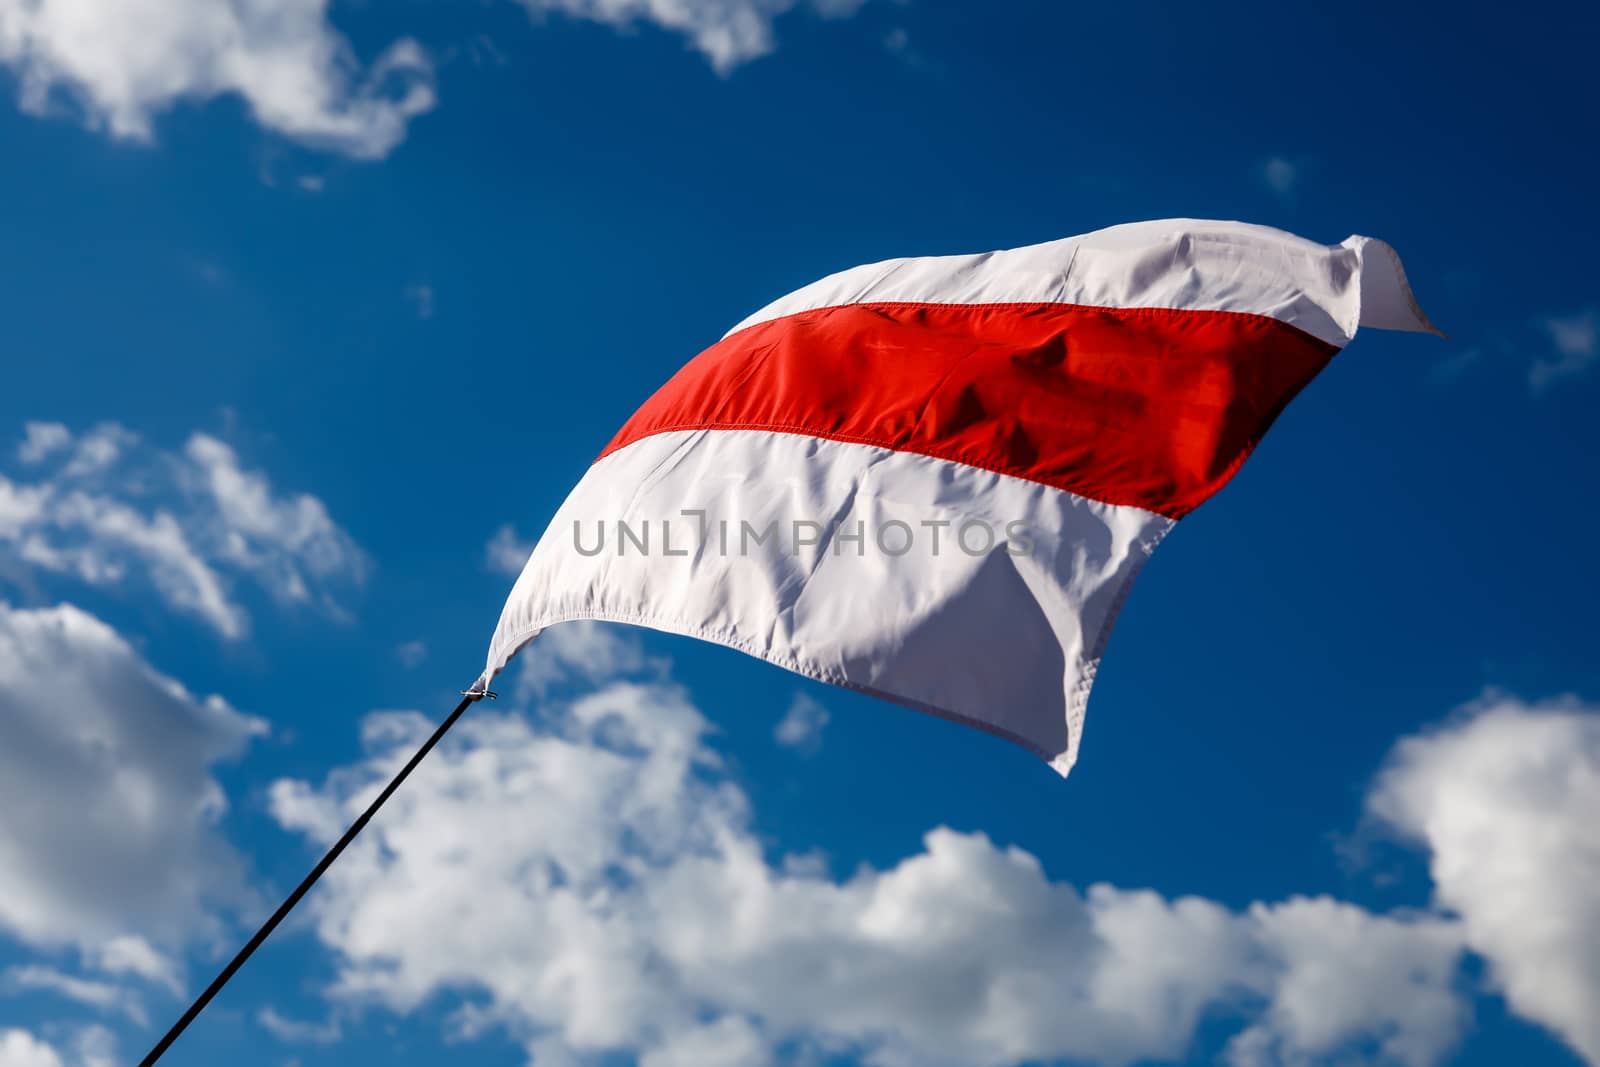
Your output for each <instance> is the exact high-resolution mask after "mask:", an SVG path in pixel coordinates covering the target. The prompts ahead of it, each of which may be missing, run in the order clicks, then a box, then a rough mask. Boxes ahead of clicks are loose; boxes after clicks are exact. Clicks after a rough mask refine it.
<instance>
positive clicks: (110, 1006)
mask: <svg viewBox="0 0 1600 1067" xmlns="http://www.w3.org/2000/svg"><path fill="white" fill-rule="evenodd" d="M0 989H8V990H13V991H15V990H42V991H45V992H50V993H54V994H56V995H57V996H61V997H65V998H66V999H68V1000H71V1001H76V1002H77V1003H79V1004H85V1005H88V1006H89V1007H91V1008H99V1009H100V1010H101V1011H121V1012H124V1013H126V1014H127V1016H128V1017H129V1018H131V1019H132V1020H133V1021H134V1022H136V1023H139V1024H140V1025H144V1024H145V1022H146V1021H147V1020H146V1018H145V1014H144V1007H143V1006H142V1005H141V1004H140V1003H139V1000H138V998H137V997H136V996H134V995H133V994H132V993H130V992H129V991H128V990H126V989H124V988H122V987H121V986H119V985H116V984H114V983H111V982H104V981H99V980H97V979H92V978H80V977H77V976H75V975H70V974H66V973H64V972H62V971H58V970H56V969H55V968H53V967H42V966H39V965H37V964H29V965H26V966H19V967H11V968H8V969H7V970H6V971H5V973H4V974H3V975H0Z"/></svg>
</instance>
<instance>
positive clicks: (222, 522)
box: [0, 423, 367, 639]
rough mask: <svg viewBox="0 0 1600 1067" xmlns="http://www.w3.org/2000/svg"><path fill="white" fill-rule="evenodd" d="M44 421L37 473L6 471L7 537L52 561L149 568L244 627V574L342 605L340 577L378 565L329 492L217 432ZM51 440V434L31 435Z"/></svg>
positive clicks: (1, 507)
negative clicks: (247, 456) (247, 459)
mask: <svg viewBox="0 0 1600 1067" xmlns="http://www.w3.org/2000/svg"><path fill="white" fill-rule="evenodd" d="M34 425H37V424H34ZM40 433H41V431H36V430H34V429H32V428H31V427H30V430H29V436H28V438H27V440H26V441H24V443H23V446H22V449H21V450H20V451H23V452H25V453H26V455H25V456H24V457H23V458H24V459H25V460H28V461H29V462H28V468H29V474H30V475H32V476H33V477H34V478H35V479H36V480H34V481H31V482H16V481H12V480H10V479H8V478H7V477H6V476H5V475H3V474H0V543H4V542H10V543H11V544H12V545H13V546H14V555H15V558H16V560H18V561H20V562H21V563H24V564H27V565H30V566H31V567H33V568H35V569H36V570H38V571H45V572H50V573H54V574H58V575H63V576H67V577H70V578H74V579H76V580H78V581H81V582H85V583H87V584H89V585H95V586H113V585H120V584H122V583H124V582H126V581H127V580H128V579H129V578H130V577H131V576H132V575H133V574H135V573H137V574H140V575H142V576H143V577H144V578H146V579H147V580H148V581H149V582H150V583H151V584H152V585H153V586H154V587H155V589H156V591H157V593H158V594H160V596H161V597H162V599H163V600H165V601H166V602H167V604H168V605H169V606H170V607H172V608H173V609H174V610H177V611H179V612H183V613H185V614H189V615H193V616H196V617H198V618H200V619H202V620H204V621H205V622H206V623H207V624H208V625H210V626H211V627H212V628H213V629H214V630H216V631H217V632H218V633H219V634H221V635H222V636H223V637H226V638H230V639H232V638H239V637H242V636H243V635H244V634H245V632H246V631H247V629H248V627H249V616H248V614H247V612H246V611H245V609H244V608H243V607H242V606H241V605H240V604H238V603H237V602H236V601H235V599H234V597H233V593H232V584H233V583H232V580H231V579H232V578H233V577H248V578H249V579H251V580H253V581H254V582H255V583H256V584H258V585H259V586H260V587H261V588H262V589H264V590H265V591H266V592H268V593H269V594H270V595H271V596H272V597H273V598H274V599H276V600H278V601H279V602H282V603H287V604H296V603H313V604H315V605H316V606H317V607H319V608H321V609H322V610H324V611H327V612H329V613H332V614H334V615H339V614H341V609H340V608H339V606H338V604H337V603H336V602H335V601H334V599H333V597H332V594H331V593H330V592H329V591H328V587H329V586H339V585H350V584H356V583H359V582H360V581H361V580H362V579H363V577H364V575H365V572H366V569H367V561H366V557H365V556H364V554H363V553H362V552H361V550H360V549H359V548H357V547H356V545H355V543H354V542H353V541H352V540H351V539H350V537H349V535H348V534H347V533H345V532H344V531H343V530H342V529H340V528H339V526H338V525H337V524H335V523H334V522H333V521H332V519H331V518H329V516H328V512H327V508H326V507H325V506H324V505H323V504H322V502H321V501H320V500H318V499H316V498H315V497H313V496H309V495H306V494H299V495H292V496H291V495H282V496H280V495H278V494H277V493H275V492H274V490H273V488H272V486H271V484H270V483H269V482H268V480H267V478H266V477H265V476H264V475H262V474H260V473H259V472H255V471H249V470H245V469H243V468H241V467H240V465H239V462H238V457H237V456H236V455H235V453H234V451H233V449H232V448H230V447H229V446H228V445H226V444H224V443H223V442H221V441H219V440H217V439H216V438H213V437H209V436H207V435H205V434H195V435H193V436H192V437H191V438H190V439H189V441H188V444H187V445H186V446H185V448H184V450H183V451H182V452H181V453H170V452H166V451H163V450H161V449H157V448H154V447H152V446H150V445H148V444H145V443H144V442H142V441H140V439H139V438H138V437H137V435H135V434H133V433H130V432H129V431H128V430H125V429H123V428H122V427H121V426H118V425H116V424H114V423H108V424H104V425H101V426H98V427H95V428H94V429H93V430H91V431H89V432H88V433H86V434H84V435H82V436H81V437H77V438H74V437H72V436H71V434H70V433H68V432H67V431H66V430H65V428H61V430H60V432H57V431H55V430H50V431H44V432H43V433H44V437H43V438H41V436H40ZM63 433H65V434H66V437H65V438H63V437H62V434H63ZM41 440H48V442H49V446H50V447H49V448H47V449H43V450H41V449H39V448H37V447H31V446H35V445H37V444H38V443H39V442H40V441H41Z"/></svg>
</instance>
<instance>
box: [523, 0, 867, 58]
mask: <svg viewBox="0 0 1600 1067" xmlns="http://www.w3.org/2000/svg"><path fill="white" fill-rule="evenodd" d="M864 2H865V0H809V2H802V0H521V3H522V6H523V7H525V8H527V9H528V13H529V14H530V15H532V16H534V17H535V18H542V17H544V16H547V15H552V14H553V15H565V16H567V17H569V18H577V19H586V20H588V21H590V22H599V23H603V24H605V25H608V26H614V27H616V28H618V29H628V28H631V27H633V26H637V25H639V24H648V25H653V26H657V27H659V28H661V29H663V30H667V31H669V32H672V33H676V34H679V35H681V36H683V37H685V38H687V39H688V41H689V44H690V46H691V47H692V48H694V49H695V51H697V52H699V53H700V54H701V55H703V56H705V57H706V59H708V60H709V61H710V62H711V65H712V67H714V68H715V69H716V70H717V71H718V72H720V73H724V74H725V73H727V72H728V71H730V70H732V69H733V68H734V67H737V66H738V65H739V64H741V63H745V62H748V61H750V60H752V59H757V58H759V57H761V56H764V55H766V54H767V53H769V52H771V51H772V50H773V48H774V47H776V45H775V42H774V39H773V32H772V24H773V21H774V20H775V19H777V18H778V16H780V15H783V14H785V13H787V12H789V11H792V10H794V9H795V8H797V7H805V8H808V9H810V10H811V11H812V12H813V13H814V14H817V15H820V16H822V17H823V18H847V17H849V16H851V15H854V14H855V13H856V12H857V11H858V10H860V8H861V6H862V4H863V3H864Z"/></svg>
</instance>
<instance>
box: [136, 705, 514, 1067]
mask: <svg viewBox="0 0 1600 1067" xmlns="http://www.w3.org/2000/svg"><path fill="white" fill-rule="evenodd" d="M484 697H488V698H489V699H491V700H493V699H494V694H493V693H491V692H489V691H488V690H486V689H469V690H467V691H466V692H464V693H462V694H461V703H459V704H457V705H456V710H454V711H452V712H451V713H450V714H449V716H447V717H446V718H445V720H444V721H443V722H441V723H440V724H439V728H438V729H437V730H435V731H433V736H432V737H430V738H428V739H427V740H426V741H424V742H423V743H422V747H421V748H419V749H417V751H416V753H415V754H414V755H413V756H412V757H411V759H410V760H409V761H407V763H406V765H405V766H404V767H401V768H400V772H399V773H398V774H396V775H395V776H394V778H393V779H391V780H390V782H389V784H388V785H386V786H384V787H383V792H381V793H379V794H378V796H377V798H376V799H374V800H373V802H372V803H371V804H368V805H367V810H366V811H364V812H362V813H361V815H360V817H359V818H357V819H356V821H355V822H353V823H351V824H350V828H349V829H348V830H346V831H345V832H344V836H343V837H341V838H339V840H338V841H335V842H334V844H333V847H332V848H330V849H328V851H327V853H326V854H324V855H323V857H322V859H320V860H318V861H317V865H316V866H315V867H313V868H311V873H310V874H308V875H306V876H305V878H304V879H303V880H302V881H301V882H300V884H299V885H297V886H295V888H294V892H292V893H290V894H289V895H288V896H287V897H285V898H284V901H283V903H282V904H279V905H278V910H277V911H275V912H273V913H272V917H271V918H269V919H268V920H267V921H266V922H264V923H262V924H261V929H259V930H257V931H256V932H255V935H254V936H253V937H251V938H250V940H249V941H247V942H245V946H244V947H243V948H241V949H240V950H239V952H238V954H237V955H235V956H234V957H233V959H231V960H229V961H228V965H227V966H226V967H224V968H222V971H221V973H220V974H218V975H217V976H216V977H215V978H213V979H212V980H211V984H210V985H208V986H206V990H205V992H204V993H201V994H200V995H199V996H198V997H196V998H195V1000H194V1003H193V1004H190V1005H189V1009H188V1010H187V1011H185V1012H184V1013H183V1015H182V1017H180V1018H179V1019H178V1021H177V1022H175V1023H173V1024H172V1029H170V1030H168V1031H167V1032H166V1034H165V1036H163V1037H162V1038H161V1040H160V1041H157V1042H156V1044H155V1047H154V1048H152V1049H151V1050H150V1051H149V1053H148V1054H146V1056H145V1058H144V1059H142V1060H140V1061H139V1067H151V1065H152V1064H154V1063H155V1062H156V1061H157V1060H159V1059H160V1058H161V1057H162V1055H163V1054H164V1053H165V1052H166V1051H167V1049H169V1048H171V1047H172V1043H173V1042H174V1041H176V1040H178V1036H179V1035H180V1034H182V1033H183V1032H184V1030H186V1029H188V1027H189V1024H190V1023H192V1022H194V1020H195V1017H196V1016H198V1015H199V1014H200V1013H201V1012H202V1011H204V1010H205V1006H206V1005H207V1004H209V1003H211V999H212V998H213V997H215V996H216V995H217V994H218V993H220V992H221V991H222V987H223V986H225V985H227V984H228V979H230V978H232V977H233V976H234V974H235V973H236V972H237V971H238V970H239V968H240V967H243V966H244V964H245V961H246V960H248V959H249V958H250V957H251V956H252V955H254V954H255V951H256V949H258V948H260V947H261V943H262V942H263V941H265V940H266V939H267V938H268V937H269V936H270V935H271V933H272V931H274V930H276V929H277V928H278V924H279V923H281V922H283V920H284V918H285V917H286V916H288V914H289V913H290V912H291V911H293V910H294V906H295V905H296V904H298V903H300V898H301V897H303V896H305V895H306V893H307V892H308V891H309V890H310V889H311V887H312V886H314V885H316V884H317V879H319V878H321V877H322V875H323V872H325V871H326V870H327V869H328V868H329V867H331V866H333V861H334V860H336V859H338V858H339V854H340V853H341V852H343V851H344V850H345V849H346V848H347V847H348V846H349V844H350V842H352V841H354V840H355V839H356V835H357V834H359V833H361V831H362V830H363V829H364V828H365V827H366V825H367V823H369V822H371V821H372V817H373V816H374V815H376V814H377V813H378V809H379V808H381V807H383V802H384V801H386V800H388V799H389V798H390V797H391V796H393V795H394V791H395V790H396V789H399V788H400V784H401V783H402V782H404V781H405V780H406V778H408V777H409V776H410V774H411V772H412V771H414V770H416V769H417V764H419V763H421V762H422V760H423V758H424V757H425V756H427V754H428V753H429V752H431V751H433V746H435V745H437V744H438V743H439V740H440V738H442V737H444V735H445V733H446V732H447V731H449V729H450V727H452V726H454V725H455V723H456V720H457V719H459V718H461V716H462V715H463V714H465V712H466V710H467V709H468V708H470V707H471V706H472V705H473V704H475V703H476V702H478V701H479V700H482V699H483V698H484Z"/></svg>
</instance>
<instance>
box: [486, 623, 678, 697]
mask: <svg viewBox="0 0 1600 1067" xmlns="http://www.w3.org/2000/svg"><path fill="white" fill-rule="evenodd" d="M517 658H518V659H519V660H520V661H521V663H522V670H521V673H520V674H518V675H517V683H516V687H515V694H514V698H515V699H516V700H517V701H518V702H520V703H525V702H527V701H529V700H532V699H535V698H543V697H545V696H546V695H547V694H549V692H550V691H551V690H552V689H554V688H555V687H556V686H558V685H562V684H570V683H574V682H589V683H599V682H607V681H611V680H612V679H615V678H626V677H633V676H639V675H648V676H653V677H656V678H660V677H664V676H665V674H666V672H667V670H668V669H669V667H670V663H669V661H668V660H666V659H663V658H660V657H652V656H646V655H645V652H644V645H643V644H641V643H640V641H639V638H638V636H637V635H636V634H635V633H633V632H631V627H627V626H623V625H621V624H619V623H606V622H594V621H592V620H590V619H579V620H577V621H574V622H563V623H559V624H557V625H555V626H551V627H549V628H548V629H546V630H544V631H543V632H541V633H540V634H539V636H538V637H537V638H535V639H534V641H533V642H532V643H531V644H529V645H528V646H527V647H526V648H524V649H523V650H522V652H521V653H520V654H519V655H518V657H517Z"/></svg>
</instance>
